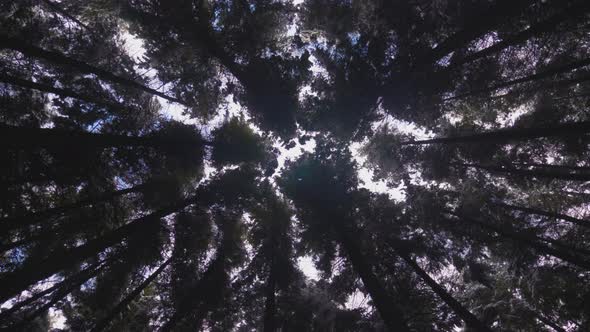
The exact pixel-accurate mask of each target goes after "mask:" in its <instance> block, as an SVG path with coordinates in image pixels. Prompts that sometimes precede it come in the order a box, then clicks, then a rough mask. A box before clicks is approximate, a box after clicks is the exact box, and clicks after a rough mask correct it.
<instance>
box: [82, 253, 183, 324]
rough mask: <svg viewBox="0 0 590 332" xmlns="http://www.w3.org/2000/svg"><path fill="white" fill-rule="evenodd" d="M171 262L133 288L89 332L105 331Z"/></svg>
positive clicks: (168, 260)
mask: <svg viewBox="0 0 590 332" xmlns="http://www.w3.org/2000/svg"><path fill="white" fill-rule="evenodd" d="M171 262H172V257H171V258H168V259H167V260H166V261H165V262H164V263H163V264H162V265H160V267H159V268H158V269H157V270H156V271H154V273H152V274H151V275H150V276H149V277H147V278H146V279H145V280H144V281H143V282H142V283H141V284H140V285H139V286H138V287H137V288H135V289H134V290H133V291H132V292H131V293H129V295H127V296H126V297H125V299H123V300H122V301H121V302H119V303H118V304H117V305H116V306H115V307H114V308H113V309H112V310H111V311H110V312H109V313H108V314H107V315H106V317H104V318H103V319H101V320H100V321H99V322H98V323H96V325H95V326H94V327H93V328H92V330H91V332H99V331H103V330H104V329H106V328H107V327H108V326H109V324H110V323H111V321H112V320H113V319H114V318H115V317H117V316H118V315H120V314H121V313H123V312H124V311H125V310H126V309H127V306H128V305H129V304H131V303H132V302H133V301H134V300H135V298H136V297H138V296H139V295H140V294H141V293H142V292H143V290H144V289H145V288H146V287H148V286H149V285H150V284H151V283H152V281H154V279H156V278H157V277H158V276H159V275H160V273H162V271H164V269H165V268H166V267H167V266H168V265H169V264H170V263H171Z"/></svg>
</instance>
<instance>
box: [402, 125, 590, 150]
mask: <svg viewBox="0 0 590 332" xmlns="http://www.w3.org/2000/svg"><path fill="white" fill-rule="evenodd" d="M587 133H590V121H581V122H569V123H562V124H557V125H553V126H546V127H534V128H518V127H512V128H503V129H498V130H494V131H488V132H483V133H477V134H470V135H464V136H450V137H440V138H432V139H426V140H419V141H407V142H402V143H401V145H419V144H453V143H480V142H492V143H507V142H510V141H519V140H530V139H535V138H540V137H567V136H581V135H584V134H587Z"/></svg>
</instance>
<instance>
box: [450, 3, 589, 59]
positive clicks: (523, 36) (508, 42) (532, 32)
mask: <svg viewBox="0 0 590 332" xmlns="http://www.w3.org/2000/svg"><path fill="white" fill-rule="evenodd" d="M588 9H590V3H588V2H587V1H580V2H578V3H576V4H573V5H570V6H569V7H567V8H566V9H564V10H563V11H561V12H559V13H557V14H555V15H553V16H551V17H549V18H548V19H546V20H544V21H541V22H538V23H536V24H533V25H531V26H530V27H529V28H528V29H525V30H523V31H521V32H519V33H516V34H514V35H512V36H509V37H506V38H504V39H503V40H502V41H500V42H498V43H496V44H494V45H492V46H490V47H487V48H484V49H483V50H481V51H478V52H475V53H472V54H469V55H467V56H465V57H464V58H462V59H459V60H457V61H455V62H453V63H452V64H451V65H450V66H449V67H447V69H451V68H456V67H458V66H461V65H464V64H466V63H469V62H472V61H474V60H477V59H480V58H483V57H486V56H488V55H490V54H493V53H497V52H500V51H502V50H504V49H506V48H508V47H510V46H515V45H518V44H521V43H524V42H525V41H527V40H529V39H530V38H532V37H534V36H537V35H540V34H542V33H545V32H548V31H552V30H554V29H555V27H556V26H557V25H558V24H559V23H561V22H563V21H566V20H567V21H572V20H576V19H579V18H582V17H583V16H584V14H585V13H586V12H587V11H588Z"/></svg>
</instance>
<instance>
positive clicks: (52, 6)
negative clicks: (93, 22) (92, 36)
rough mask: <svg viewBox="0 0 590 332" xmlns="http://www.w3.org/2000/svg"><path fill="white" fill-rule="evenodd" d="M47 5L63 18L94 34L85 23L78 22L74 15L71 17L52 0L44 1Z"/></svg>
mask: <svg viewBox="0 0 590 332" xmlns="http://www.w3.org/2000/svg"><path fill="white" fill-rule="evenodd" d="M42 1H43V2H44V3H45V4H47V6H48V7H49V8H51V9H53V10H54V11H56V12H58V13H59V14H60V15H62V16H63V17H65V18H67V19H69V20H70V21H72V22H74V23H76V24H78V25H79V26H81V27H82V28H84V29H86V30H87V31H88V32H90V33H92V30H91V29H90V28H89V27H88V26H87V25H86V24H84V23H82V22H80V20H78V19H77V18H75V17H74V16H73V15H70V13H68V12H67V11H65V10H64V9H63V8H61V7H60V6H59V5H58V4H56V3H54V2H53V1H51V0H42Z"/></svg>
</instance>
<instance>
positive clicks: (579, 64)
mask: <svg viewBox="0 0 590 332" xmlns="http://www.w3.org/2000/svg"><path fill="white" fill-rule="evenodd" d="M588 65H590V58H586V59H582V60H578V61H576V62H572V63H568V64H566V65H561V66H559V67H556V68H551V69H547V70H544V71H541V72H538V73H536V74H532V75H529V76H525V77H521V78H518V79H514V80H511V81H507V82H503V83H499V84H496V85H494V86H491V87H489V88H484V89H479V90H473V91H469V92H466V93H462V94H458V95H456V96H453V97H449V98H445V99H444V101H450V100H457V99H463V98H465V97H470V96H474V95H477V94H481V93H486V92H493V91H496V90H498V89H502V88H507V87H510V86H513V85H517V84H521V83H526V82H531V81H537V80H541V79H545V78H549V77H552V76H555V75H558V74H563V73H567V72H570V71H573V70H576V69H579V68H583V67H586V66H588Z"/></svg>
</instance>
